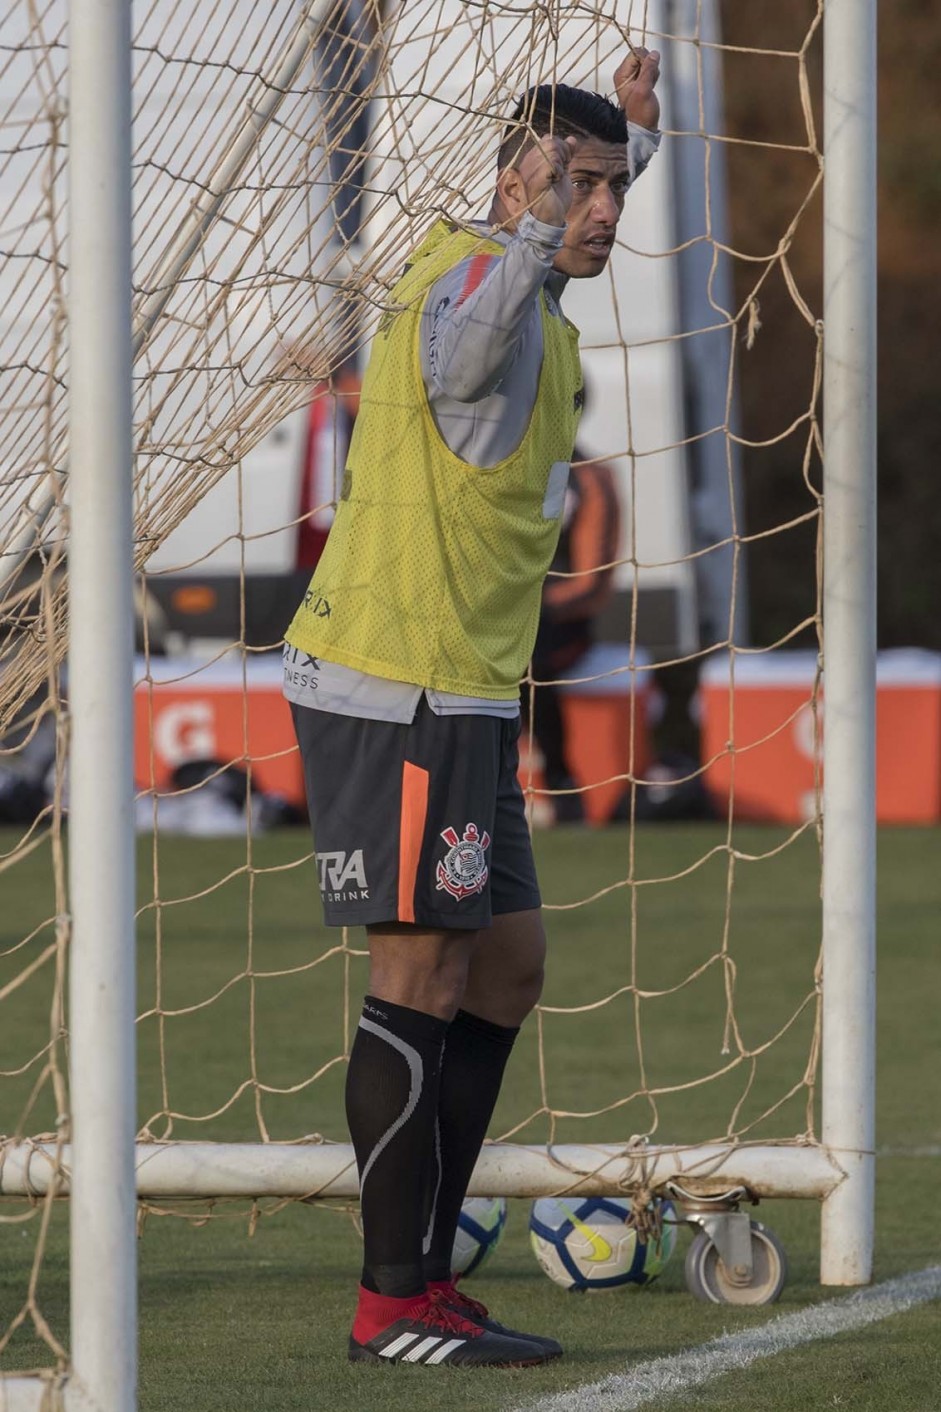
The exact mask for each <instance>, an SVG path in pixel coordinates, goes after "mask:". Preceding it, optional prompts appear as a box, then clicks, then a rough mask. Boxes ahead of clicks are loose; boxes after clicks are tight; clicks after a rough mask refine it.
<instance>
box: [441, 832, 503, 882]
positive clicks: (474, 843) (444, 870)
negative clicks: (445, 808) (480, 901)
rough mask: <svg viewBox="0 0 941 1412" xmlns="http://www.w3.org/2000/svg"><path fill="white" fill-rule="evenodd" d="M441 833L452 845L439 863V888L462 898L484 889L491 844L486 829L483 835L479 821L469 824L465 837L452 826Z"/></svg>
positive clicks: (446, 841)
mask: <svg viewBox="0 0 941 1412" xmlns="http://www.w3.org/2000/svg"><path fill="white" fill-rule="evenodd" d="M441 837H442V838H443V839H444V841H445V843H447V844H448V845H449V848H448V851H447V853H446V854H445V855H444V858H443V859H442V860H441V862H440V863H439V864H438V867H437V870H436V874H437V878H438V881H437V883H436V884H435V890H436V891H438V892H440V891H441V889H442V888H444V890H445V892H449V893H450V894H451V896H452V897H456V898H457V899H458V901H460V900H461V898H462V897H471V896H472V895H473V894H474V893H475V892H482V891H483V887H484V883H485V882H486V881H487V875H488V872H489V869H488V867H487V859H486V856H485V855H486V852H487V849H488V848H489V847H490V835H489V833H487V831H486V830H484V833H483V835H482V836H481V834H480V832H479V831H478V828H477V825H476V824H467V825H465V828H464V837H463V838H459V837H458V835H457V832H456V830H455V829H452V828H447V829H442V831H441Z"/></svg>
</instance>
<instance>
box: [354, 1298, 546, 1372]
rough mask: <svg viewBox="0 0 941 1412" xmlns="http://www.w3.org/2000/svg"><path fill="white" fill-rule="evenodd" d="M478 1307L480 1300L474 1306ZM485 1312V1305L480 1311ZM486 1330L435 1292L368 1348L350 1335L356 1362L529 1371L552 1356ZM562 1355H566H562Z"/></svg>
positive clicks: (507, 1335) (504, 1334)
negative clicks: (528, 1369)
mask: <svg viewBox="0 0 941 1412" xmlns="http://www.w3.org/2000/svg"><path fill="white" fill-rule="evenodd" d="M471 1302H472V1303H475V1302H476V1301H471ZM481 1307H482V1306H481ZM494 1330H500V1326H499V1325H498V1324H497V1325H495V1326H494V1329H490V1328H485V1327H484V1326H483V1325H482V1324H480V1323H478V1322H475V1321H473V1320H471V1319H469V1318H465V1317H464V1315H463V1314H461V1313H460V1312H458V1310H457V1309H456V1308H455V1307H454V1306H453V1304H452V1303H451V1302H450V1301H449V1300H446V1299H444V1298H442V1296H441V1295H440V1293H439V1292H438V1291H437V1290H434V1291H432V1292H431V1293H430V1294H427V1295H425V1296H423V1297H422V1299H420V1300H416V1301H415V1304H414V1306H413V1308H412V1309H411V1310H410V1312H409V1313H408V1314H407V1315H405V1316H404V1317H403V1318H401V1319H396V1320H395V1321H394V1322H393V1323H391V1324H389V1325H388V1326H387V1327H386V1328H384V1329H381V1330H380V1331H379V1332H378V1333H376V1334H374V1335H373V1336H372V1337H371V1338H370V1339H368V1340H367V1341H366V1342H364V1343H360V1342H358V1341H357V1340H356V1339H355V1338H354V1337H353V1335H352V1334H351V1335H350V1345H349V1358H350V1362H351V1363H423V1364H426V1365H427V1364H432V1365H435V1366H438V1367H444V1366H445V1365H447V1366H448V1367H465V1368H470V1367H478V1368H480V1367H490V1368H528V1367H532V1366H534V1365H536V1364H538V1363H547V1362H548V1361H549V1359H550V1358H551V1357H552V1356H553V1355H552V1354H551V1353H548V1352H547V1351H546V1349H545V1348H544V1347H543V1344H542V1341H538V1342H530V1341H529V1340H528V1339H525V1338H523V1336H522V1335H511V1334H510V1333H509V1332H508V1331H502V1330H501V1331H499V1332H495V1331H494ZM560 1352H561V1350H560Z"/></svg>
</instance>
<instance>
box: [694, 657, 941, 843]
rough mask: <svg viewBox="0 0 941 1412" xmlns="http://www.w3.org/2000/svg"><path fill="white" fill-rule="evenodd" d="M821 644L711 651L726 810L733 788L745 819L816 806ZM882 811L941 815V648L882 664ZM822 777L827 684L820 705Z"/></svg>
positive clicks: (909, 817) (705, 754)
mask: <svg viewBox="0 0 941 1412" xmlns="http://www.w3.org/2000/svg"><path fill="white" fill-rule="evenodd" d="M816 660H817V659H816V654H814V653H812V652H773V653H771V652H769V653H767V654H761V655H758V654H755V655H750V654H745V655H743V654H737V655H736V658H735V687H734V693H733V694H730V688H729V659H728V657H726V656H722V657H713V658H710V659H709V660H708V661H707V662H706V663H705V665H704V667H703V670H702V673H701V675H700V682H699V709H700V739H701V748H702V760H703V763H704V764H705V765H706V766H707V768H706V775H705V780H706V787H707V789H708V791H709V794H710V796H711V798H712V800H713V802H714V804H715V806H716V808H717V809H718V810H719V811H720V812H724V811H726V810H727V809H728V802H729V794H730V790H731V789H732V788H733V760H732V755H731V754H730V753H729V742H733V743H734V747H735V753H734V811H735V817H736V818H739V819H755V820H777V821H780V822H783V823H799V822H802V821H803V820H805V819H808V818H810V817H812V816H813V813H814V808H815V798H814V791H815V763H814V755H815V745H814V732H815V726H814V708H813V705H812V699H811V698H812V693H813V684H814V673H815V668H816ZM876 683H877V685H876V817H877V819H878V820H879V822H880V823H895V824H902V823H909V824H911V823H917V824H921V823H924V824H927V823H934V822H935V821H936V820H938V819H941V653H936V652H925V651H921V650H920V649H916V648H908V649H901V650H895V651H888V652H881V653H879V655H878V658H877V665H876ZM817 716H818V721H817V732H818V735H819V737H820V739H819V742H818V745H817V751H818V754H819V761H818V766H819V768H818V773H819V774H820V778H821V781H822V758H823V757H822V753H820V752H822V735H823V732H824V731H825V729H826V727H825V721H826V691H825V687H824V689H823V690H822V692H821V696H820V700H819V702H818V706H817Z"/></svg>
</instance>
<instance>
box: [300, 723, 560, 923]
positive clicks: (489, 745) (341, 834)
mask: <svg viewBox="0 0 941 1412" xmlns="http://www.w3.org/2000/svg"><path fill="white" fill-rule="evenodd" d="M291 712H292V714H293V717H294V729H295V731H296V732H297V739H298V744H299V746H300V751H301V758H302V760H303V762H304V777H305V780H306V783H307V801H308V807H309V810H310V821H311V827H312V829H313V832H314V846H315V848H316V851H317V867H318V876H319V881H320V896H321V900H322V902H323V909H324V917H325V920H326V922H327V925H328V926H369V925H372V924H374V923H381V922H392V921H398V922H411V923H414V924H415V925H416V926H420V927H425V928H428V929H434V930H438V929H440V928H450V927H456V928H462V929H472V930H476V929H478V928H481V927H487V926H489V925H490V922H491V920H492V918H493V916H494V915H495V914H500V913H504V912H522V911H527V910H529V909H530V908H533V907H538V906H539V905H540V897H539V886H538V883H537V881H536V868H535V864H534V862H533V851H532V843H531V840H530V836H529V828H528V826H527V823H526V815H525V810H524V805H523V794H522V790H521V789H520V786H519V780H518V779H517V768H518V764H519V755H518V748H517V742H518V739H519V732H520V723H519V718H517V719H515V720H506V719H502V718H500V717H498V716H436V715H435V714H434V712H433V711H432V710H431V708H430V707H429V705H428V703H427V701H426V700H425V697H424V696H423V697H422V698H421V701H420V702H419V706H418V710H417V711H416V713H415V718H414V720H413V721H411V722H410V723H409V724H408V725H400V724H398V723H396V722H392V721H367V720H363V719H362V718H360V717H358V716H341V715H336V714H334V713H333V712H329V711H317V710H313V709H311V708H310V707H307V706H293V705H292V707H291Z"/></svg>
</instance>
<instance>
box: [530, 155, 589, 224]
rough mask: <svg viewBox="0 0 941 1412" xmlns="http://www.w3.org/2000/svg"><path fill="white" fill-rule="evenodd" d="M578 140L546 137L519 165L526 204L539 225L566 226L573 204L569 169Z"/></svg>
mask: <svg viewBox="0 0 941 1412" xmlns="http://www.w3.org/2000/svg"><path fill="white" fill-rule="evenodd" d="M575 147H576V142H575V138H574V137H566V138H565V139H564V141H563V139H562V138H559V137H542V138H540V140H539V141H538V142H537V143H535V145H534V146H532V147H530V149H529V151H528V152H526V153H525V154H524V156H523V158H522V160H521V161H520V164H519V175H520V179H521V180H522V183H523V186H524V188H525V191H526V204H527V206H528V208H529V210H530V211H531V212H532V214H533V215H534V216H535V217H536V220H537V221H544V222H545V223H546V225H550V226H564V225H565V221H566V218H567V216H568V210H569V207H570V206H571V204H572V183H571V181H570V180H569V175H568V166H569V162H570V161H571V160H572V153H573V152H574V151H575Z"/></svg>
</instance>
